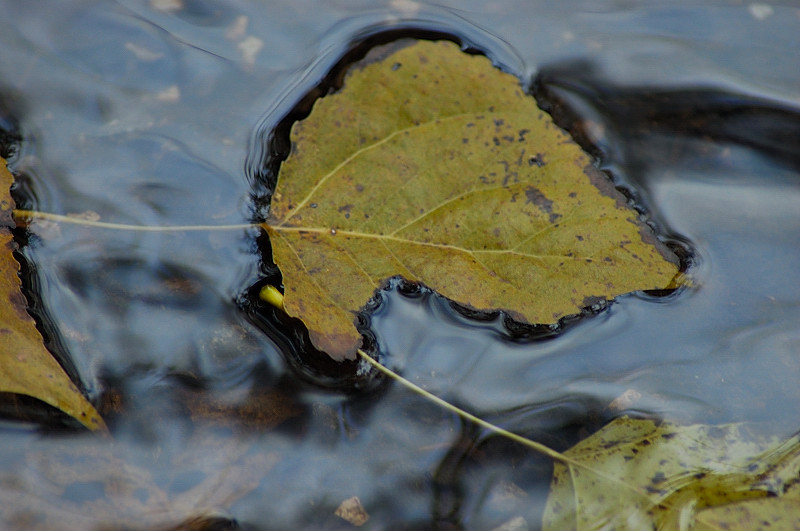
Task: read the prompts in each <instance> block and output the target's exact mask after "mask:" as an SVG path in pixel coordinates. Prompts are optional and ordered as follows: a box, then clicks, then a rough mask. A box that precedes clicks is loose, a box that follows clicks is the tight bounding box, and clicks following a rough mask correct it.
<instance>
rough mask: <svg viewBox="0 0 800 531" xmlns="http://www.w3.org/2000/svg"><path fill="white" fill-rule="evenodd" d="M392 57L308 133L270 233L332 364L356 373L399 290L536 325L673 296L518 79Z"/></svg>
mask: <svg viewBox="0 0 800 531" xmlns="http://www.w3.org/2000/svg"><path fill="white" fill-rule="evenodd" d="M386 54H387V52H386V50H384V55H385V56H384V57H383V58H381V59H380V60H374V59H373V58H372V57H370V56H368V58H367V59H366V60H364V61H363V62H362V63H361V64H359V65H358V67H357V68H356V67H353V68H351V72H350V73H349V74H348V76H347V78H346V81H345V85H344V87H343V89H342V90H341V91H340V92H338V93H336V94H333V95H330V96H327V97H325V98H322V99H321V100H319V101H317V102H316V104H315V106H314V108H313V110H312V112H311V114H310V115H309V117H308V118H306V119H305V120H303V121H300V122H297V123H296V124H295V125H294V127H293V128H292V132H291V141H292V151H291V153H290V155H289V157H288V159H287V160H286V161H285V162H284V164H283V166H282V168H281V171H280V175H279V179H278V184H277V188H276V191H275V194H274V196H273V199H272V205H271V212H270V218H269V220H268V224H267V225H265V228H266V230H267V231H268V233H269V235H270V240H271V243H272V247H273V257H274V260H275V263H276V264H277V265H278V267H279V268H280V270H281V273H282V275H283V281H284V286H285V301H284V307H285V310H286V312H287V313H288V314H289V315H292V316H294V317H298V318H300V319H302V320H303V321H304V322H305V324H306V326H307V327H308V330H309V334H310V337H311V339H312V342H313V343H314V345H315V346H316V347H317V348H319V349H320V350H323V351H325V352H327V353H328V354H329V355H330V356H331V357H332V358H334V359H337V360H341V359H345V358H351V359H352V358H353V357H354V355H355V351H356V349H357V348H358V346H359V345H360V341H361V336H360V334H359V333H358V331H357V330H356V328H355V326H354V319H355V313H356V312H358V311H359V309H361V308H363V306H364V305H365V304H366V303H367V301H368V300H369V299H370V297H371V296H372V295H373V293H374V292H375V290H376V289H378V288H380V287H381V286H382V285H383V284H384V282H385V281H386V279H388V278H390V277H392V276H396V275H400V276H403V277H404V278H406V279H407V280H410V281H413V282H421V283H424V284H425V285H427V286H428V287H430V288H431V289H433V290H435V291H437V292H438V293H440V294H441V295H443V296H445V297H447V298H449V299H451V300H454V301H456V302H458V303H460V304H462V305H465V306H468V307H471V308H474V309H477V310H492V309H501V310H504V311H506V312H507V313H508V314H509V315H511V316H512V317H513V318H514V319H516V320H518V321H521V322H526V323H555V322H557V321H558V320H559V319H560V318H561V317H564V316H566V315H571V314H576V313H579V312H580V311H581V310H582V309H583V308H585V307H587V306H590V305H592V304H593V303H594V302H596V301H597V300H598V299H610V298H613V297H615V296H617V295H621V294H624V293H628V292H631V291H636V290H647V289H664V288H666V287H668V286H670V285H671V283H672V281H673V279H674V278H675V275H676V274H677V262H678V261H677V258H676V257H675V256H674V254H673V253H672V252H671V251H669V250H668V249H667V248H666V247H665V246H664V245H662V244H661V243H660V242H658V240H657V239H656V238H655V236H654V235H653V234H652V232H651V231H650V229H649V228H648V227H647V226H646V225H645V224H644V223H642V222H641V221H640V220H639V216H638V213H637V212H635V211H634V210H633V209H631V208H629V207H627V205H626V202H625V200H624V198H623V197H622V195H621V194H619V192H617V191H616V190H615V189H614V187H613V186H612V184H611V182H610V181H609V180H608V178H607V177H606V176H605V175H604V174H602V173H601V172H599V171H598V170H597V169H595V168H594V167H593V166H592V164H591V161H590V160H589V158H588V157H587V155H586V154H585V153H584V152H583V151H582V150H581V149H580V147H579V146H578V145H577V144H575V143H574V142H573V141H572V140H571V139H570V138H569V136H568V135H567V134H566V133H564V132H563V131H562V130H560V129H559V128H558V127H557V126H556V125H555V124H554V123H553V122H552V120H551V119H550V117H549V116H548V115H546V114H545V113H543V112H542V111H541V110H539V109H538V107H537V106H536V102H535V101H534V100H533V98H531V97H530V96H528V95H526V94H524V93H523V91H522V90H521V89H520V86H519V81H518V80H517V78H515V77H514V76H512V75H510V74H506V73H503V72H501V71H500V70H498V69H496V68H494V67H493V66H492V64H491V63H490V61H489V59H487V58H486V57H483V56H476V55H468V54H466V53H463V52H461V51H460V50H459V49H458V47H457V46H456V45H454V44H453V43H450V42H430V41H412V44H410V45H407V44H406V45H403V43H395V45H394V46H393V47H392V48H389V51H388V55H386Z"/></svg>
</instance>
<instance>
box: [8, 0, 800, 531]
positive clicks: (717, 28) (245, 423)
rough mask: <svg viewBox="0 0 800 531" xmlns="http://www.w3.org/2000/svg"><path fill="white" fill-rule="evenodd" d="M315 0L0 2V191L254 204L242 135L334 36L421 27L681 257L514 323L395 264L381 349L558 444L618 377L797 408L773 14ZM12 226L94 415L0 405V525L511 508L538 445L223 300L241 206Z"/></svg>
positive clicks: (720, 416)
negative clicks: (554, 137) (645, 282)
mask: <svg viewBox="0 0 800 531" xmlns="http://www.w3.org/2000/svg"><path fill="white" fill-rule="evenodd" d="M318 4H319V3H318V2H310V1H294V2H252V1H249V0H240V1H237V2H222V1H217V0H183V1H180V0H178V1H174V0H173V1H171V2H167V1H162V0H151V1H144V0H141V1H123V2H117V3H113V4H112V3H100V2H93V1H72V2H69V3H68V4H64V3H63V2H61V3H55V2H54V3H42V4H41V5H37V7H36V8H33V7H31V6H30V4H27V3H23V2H13V1H4V2H2V5H3V12H4V14H5V17H4V18H3V20H2V21H0V44H1V45H2V47H3V54H0V71H2V77H1V79H2V82H1V84H0V126H1V127H2V128H3V129H5V131H4V132H3V133H2V134H3V137H2V138H4V139H10V140H13V138H14V135H15V134H17V133H18V134H19V135H21V136H22V139H23V140H22V141H21V142H20V143H18V144H17V145H16V151H15V154H14V155H13V156H12V157H11V161H10V162H11V167H12V169H13V170H14V171H15V172H16V173H17V174H18V175H19V178H20V182H19V184H18V185H17V188H16V190H15V196H16V198H17V200H18V202H19V203H20V206H22V207H26V208H33V209H38V210H42V211H47V212H55V213H59V214H76V215H80V216H83V217H87V218H89V219H96V218H99V219H100V220H102V221H110V222H117V223H128V224H138V225H199V224H202V225H227V224H237V223H247V222H249V221H252V219H254V218H257V217H258V216H259V215H262V214H263V212H264V208H265V205H266V202H265V198H266V197H268V192H269V189H270V186H271V184H272V183H271V181H270V177H271V176H272V175H271V171H273V170H274V164H273V165H272V166H270V165H269V164H268V162H269V161H270V160H275V156H276V154H275V153H274V152H273V151H272V150H273V149H274V147H275V146H276V145H279V143H278V144H276V143H274V142H273V141H272V139H271V138H270V132H271V131H272V130H273V128H274V127H276V125H278V122H279V121H280V120H281V119H282V118H283V116H285V115H286V114H287V113H289V112H290V111H291V110H292V108H293V107H294V105H295V104H296V103H297V101H298V100H299V99H300V98H301V97H302V96H303V95H304V94H306V93H308V92H309V91H311V90H312V89H313V88H314V87H315V86H316V84H317V83H318V82H319V81H320V80H321V79H322V78H323V77H324V76H325V74H326V72H327V71H328V70H329V68H331V67H332V66H333V65H334V64H335V63H336V62H337V61H338V60H339V58H340V57H341V56H342V55H343V54H344V53H345V52H346V51H347V49H348V46H349V43H351V42H353V41H355V40H358V39H361V38H363V37H364V36H366V35H369V34H370V33H374V32H376V31H378V30H379V29H389V28H392V27H395V28H396V27H398V26H402V27H416V28H423V29H427V30H439V31H448V32H451V33H454V34H456V35H458V36H461V37H462V38H464V39H465V40H466V41H467V42H469V43H471V44H473V45H475V46H477V47H480V48H483V49H486V50H487V51H488V53H489V54H490V55H491V56H492V57H493V58H494V59H495V60H496V61H497V62H498V63H499V64H502V65H504V67H505V68H507V69H509V70H511V71H513V72H515V73H516V74H518V75H520V77H522V78H523V79H524V80H525V81H526V84H528V82H530V83H529V85H530V86H531V88H532V90H534V91H535V92H536V93H537V94H539V95H541V96H542V97H544V98H546V101H545V102H543V104H544V105H546V106H548V108H550V109H552V111H553V112H554V114H555V115H556V116H557V117H558V118H559V120H561V123H562V124H563V125H564V126H566V127H569V128H570V129H571V130H572V131H573V133H574V134H575V135H576V137H577V138H579V139H581V140H582V141H583V142H585V143H586V144H587V147H588V148H589V149H591V150H593V152H594V153H595V154H596V155H597V156H598V160H599V164H600V165H601V166H602V167H604V168H606V169H608V170H610V171H611V172H612V173H613V175H614V177H615V179H617V181H618V184H619V185H620V186H622V187H623V188H624V189H626V191H627V192H628V193H629V194H630V195H631V197H632V198H634V199H635V201H636V202H637V204H639V205H641V206H643V207H644V208H645V209H646V211H647V213H648V215H649V216H650V219H651V220H652V222H653V223H654V225H655V226H656V227H658V228H659V230H660V232H661V233H662V234H663V235H665V237H666V238H668V239H671V240H673V241H674V242H676V244H680V245H682V246H684V247H686V248H687V249H690V250H691V255H690V260H691V269H690V273H691V274H692V276H693V279H694V285H693V287H691V288H690V289H685V290H682V291H680V292H678V293H676V294H674V295H672V296H667V297H655V296H653V295H648V294H633V295H629V296H625V297H621V298H620V299H619V300H618V301H617V302H616V303H614V304H612V305H611V306H610V307H609V308H608V309H606V310H605V311H603V312H601V313H600V314H598V315H595V316H592V317H590V318H587V319H583V320H581V321H579V322H577V323H573V324H570V325H569V326H566V327H564V330H563V332H562V333H560V334H558V335H557V336H555V337H543V338H540V339H532V338H518V337H516V338H515V337H514V336H512V335H509V334H508V333H507V331H506V330H505V328H504V324H503V320H502V316H495V317H493V318H489V320H485V321H478V320H475V319H471V318H468V317H465V316H464V315H463V314H462V313H460V312H459V311H458V310H457V309H454V308H452V307H451V306H450V304H449V303H448V302H447V301H444V300H442V299H441V298H440V297H438V296H436V295H433V294H430V293H427V292H424V290H423V291H422V292H419V293H414V292H413V291H409V290H403V289H399V288H398V287H397V285H393V286H392V288H391V289H390V290H388V291H387V292H385V293H383V294H381V297H380V301H379V304H378V305H377V309H376V311H375V312H374V314H373V315H372V318H371V327H370V334H371V336H372V340H373V341H374V343H375V345H376V347H377V348H378V350H379V352H380V355H381V357H382V359H383V360H384V361H385V362H386V363H387V364H388V365H390V366H391V367H393V368H395V369H397V370H399V371H400V372H402V374H403V375H405V376H406V377H407V378H409V379H410V380H412V381H414V382H415V383H418V384H420V385H422V386H424V387H425V388H426V389H428V390H430V391H432V392H434V393H436V394H438V395H440V396H442V397H444V398H446V399H448V400H450V401H452V402H454V403H456V404H458V405H460V406H462V407H465V408H467V409H469V410H470V411H472V412H474V413H477V414H479V415H481V416H483V417H485V418H486V419H487V420H489V421H493V422H495V423H498V424H500V425H502V426H503V427H506V428H508V429H511V430H513V431H516V432H518V433H521V434H524V435H526V436H529V437H531V438H533V439H535V440H538V441H541V442H543V443H545V444H548V445H549V446H551V447H554V448H556V449H564V448H566V447H568V446H569V445H571V444H573V443H574V442H575V441H576V440H577V438H578V437H582V436H585V435H586V434H587V433H589V432H590V431H591V430H593V429H596V428H598V427H599V426H601V425H602V424H603V423H604V422H606V421H608V420H609V419H610V418H612V417H613V416H615V415H618V414H619V412H618V411H616V410H612V409H611V408H610V407H609V404H610V402H611V401H612V400H613V399H614V398H616V397H617V396H619V395H621V394H623V393H624V392H626V391H630V390H633V391H636V393H629V396H638V398H637V400H635V401H634V402H633V403H631V404H630V408H629V411H633V412H636V413H638V414H642V415H654V416H664V417H668V418H671V419H674V420H678V421H684V422H728V421H738V420H753V421H770V422H772V423H773V424H777V425H779V426H780V428H779V430H780V431H781V434H782V435H787V434H789V433H791V432H794V431H796V429H797V427H798V425H800V418H798V414H797V409H796V407H794V405H795V404H796V403H797V401H798V399H800V396H798V390H797V389H798V387H797V385H796V382H797V380H798V377H800V366H798V364H797V363H796V356H797V352H798V350H800V328H798V325H797V323H798V322H800V281H799V280H800V279H798V272H799V271H800V267H798V265H799V264H800V245H798V244H800V240H799V238H798V234H800V216H798V215H797V208H796V205H797V204H798V203H800V184H799V181H798V174H797V173H798V169H800V149H798V147H797V142H796V138H797V133H798V131H799V130H800V105H799V104H798V101H797V99H796V95H795V94H796V86H797V84H798V81H800V79H798V78H800V68H798V64H797V59H796V58H794V57H793V56H791V54H787V53H786V51H787V50H794V49H797V48H798V46H800V42H797V41H798V39H800V37H798V34H797V32H796V31H795V27H796V22H797V20H798V19H800V12H798V10H797V9H795V8H791V7H783V6H771V7H769V6H768V7H769V9H768V10H765V9H763V8H759V9H756V10H754V9H751V8H748V7H747V6H736V5H731V6H722V5H719V4H718V3H708V5H704V4H703V3H697V2H693V3H691V4H687V5H686V6H675V7H671V8H665V7H650V6H649V4H648V3H647V2H627V3H625V4H624V6H623V5H621V4H619V3H618V2H586V3H577V4H576V3H571V4H570V6H569V7H568V10H567V7H566V6H565V7H560V4H558V3H555V4H553V3H549V2H525V3H524V5H523V3H519V2H514V1H512V0H509V1H501V2H493V3H489V4H487V3H485V2H458V3H457V4H456V3H451V4H452V5H453V6H454V7H453V8H450V7H446V6H447V3H439V4H437V5H436V6H434V5H428V4H426V3H417V2H396V1H389V2H386V3H385V4H378V3H374V2H369V3H362V2H357V1H346V2H337V3H325V4H324V5H318ZM751 7H752V6H751ZM7 145H8V144H6V146H4V149H5V147H7ZM19 236H20V239H21V241H27V245H26V246H25V248H24V249H23V254H24V258H25V259H26V260H27V262H28V265H29V266H30V275H29V276H30V278H28V279H27V281H28V285H29V289H30V292H31V299H32V310H31V311H32V313H34V314H36V315H37V316H39V317H40V318H41V319H42V320H43V321H44V326H45V332H46V334H47V336H48V341H50V345H51V348H52V350H54V352H55V353H56V354H57V355H59V356H62V357H64V358H65V359H66V360H69V361H70V362H71V364H72V366H73V367H74V368H73V369H72V372H74V373H75V374H76V376H77V377H79V378H80V383H81V384H82V385H83V386H84V387H85V388H86V390H87V392H88V393H89V395H90V397H91V398H92V399H93V400H95V402H96V403H97V404H98V406H99V408H100V409H101V411H102V413H103V414H104V416H105V417H106V418H107V419H108V423H109V426H110V427H111V430H112V433H113V439H111V440H106V439H99V438H94V437H86V436H83V435H81V434H68V435H65V434H63V433H61V434H52V433H48V434H41V433H39V432H37V431H36V430H35V429H33V427H32V426H29V425H25V424H23V423H20V422H8V423H6V424H5V425H4V426H3V430H2V431H0V438H1V439H2V442H3V448H4V452H3V455H2V456H0V478H1V479H0V481H2V484H3V486H4V487H3V489H0V499H2V501H3V503H2V504H1V505H2V506H3V507H4V509H2V518H3V520H4V521H5V522H8V524H9V525H10V526H11V527H16V528H52V527H62V528H63V527H70V528H88V527H97V526H100V527H109V526H111V527H115V528H116V527H119V526H124V525H126V524H129V525H133V526H145V527H147V526H163V525H174V524H176V523H178V522H180V521H183V520H186V519H188V518H190V517H200V518H206V519H207V520H205V521H206V522H211V521H212V520H213V521H215V522H217V523H220V522H223V521H227V520H226V519H235V520H237V521H238V522H239V523H240V524H242V525H244V526H252V527H253V528H256V529H260V528H265V529H267V528H342V527H343V526H344V525H346V524H344V523H343V521H342V520H340V519H339V518H338V517H336V516H334V514H333V513H334V510H335V509H336V507H337V506H338V505H339V504H340V503H341V502H342V501H343V500H345V499H347V498H349V497H351V496H358V497H359V498H360V500H361V503H362V504H363V506H364V507H365V509H366V510H367V512H368V513H369V515H370V520H369V522H368V523H367V525H366V526H365V527H374V528H385V527H389V528H392V527H396V528H426V527H434V526H438V527H445V528H446V527H447V526H450V527H453V528H459V527H463V528H468V529H491V528H493V527H496V526H498V525H501V524H502V523H504V522H508V521H510V520H512V519H513V518H516V517H522V518H524V520H525V521H526V522H527V525H528V526H529V527H530V528H536V527H537V526H538V525H539V518H540V513H541V510H542V507H543V503H544V498H545V496H546V492H547V488H548V485H549V478H550V470H551V465H550V463H549V462H548V461H547V460H546V459H544V458H542V457H540V456H538V455H534V454H532V453H531V452H529V451H527V450H524V449H522V448H520V447H518V446H517V445H515V444H513V443H511V442H509V441H506V440H503V439H501V438H498V437H489V436H487V434H485V433H482V432H481V431H480V430H478V429H476V428H475V427H474V426H471V425H468V424H465V423H463V422H461V421H460V420H459V419H457V418H454V417H453V416H452V415H451V414H449V413H446V412H444V411H442V410H440V409H439V408H437V407H436V406H433V405H431V404H429V403H427V402H426V401H425V400H423V399H422V398H419V397H416V396H411V395H409V394H408V392H406V391H404V390H403V389H401V388H398V387H397V386H394V385H392V384H391V383H389V382H386V381H384V380H381V379H378V378H374V377H372V376H366V377H365V376H363V375H362V376H359V377H356V378H352V377H348V374H349V375H350V376H352V374H351V373H350V372H348V371H352V369H353V367H344V368H342V367H338V368H337V367H333V366H332V365H331V364H330V363H327V362H326V361H324V360H323V361H320V359H315V358H313V354H310V353H309V351H308V350H307V349H306V348H305V340H304V336H303V332H302V329H300V328H299V327H298V326H297V324H296V323H294V322H291V321H290V320H287V319H285V318H283V317H282V316H280V315H277V313H276V312H275V311H273V310H271V309H269V308H264V307H263V306H262V305H261V304H260V303H258V302H257V301H255V300H254V299H253V298H252V297H251V296H250V295H251V294H252V293H253V292H254V290H255V289H257V287H258V286H259V285H260V284H261V283H263V282H265V281H270V280H272V281H275V280H276V279H277V277H276V276H275V275H276V272H275V269H274V267H273V266H272V264H270V263H269V248H268V242H267V241H266V239H265V237H264V236H263V235H259V233H258V231H256V230H226V231H200V232H186V231H183V232H180V231H178V232H163V233H157V232H154V233H143V232H135V231H128V232H125V231H113V230H106V229H98V228H92V227H82V226H77V225H63V224H62V225H54V224H52V223H50V224H48V223H45V222H37V223H35V224H34V225H33V226H32V227H31V228H30V232H29V233H25V234H23V233H20V234H19ZM262 257H263V258H264V260H265V262H266V263H262V262H261V258H262ZM531 289H536V287H535V286H532V287H531ZM214 519H216V520H214Z"/></svg>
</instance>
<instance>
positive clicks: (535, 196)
mask: <svg viewBox="0 0 800 531" xmlns="http://www.w3.org/2000/svg"><path fill="white" fill-rule="evenodd" d="M525 197H527V200H526V201H525V204H526V205H528V204H532V205H535V206H536V207H538V208H539V210H541V211H542V212H544V213H545V214H549V215H550V223H555V221H556V220H557V219H558V218H560V217H561V214H556V213H555V212H553V201H551V200H550V199H548V198H547V197H546V196H545V195H544V194H543V193H542V191H541V190H539V189H538V188H536V187H535V186H529V187H528V188H526V189H525Z"/></svg>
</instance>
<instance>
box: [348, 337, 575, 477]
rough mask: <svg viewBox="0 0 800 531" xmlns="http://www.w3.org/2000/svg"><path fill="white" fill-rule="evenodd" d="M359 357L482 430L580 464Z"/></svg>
mask: <svg viewBox="0 0 800 531" xmlns="http://www.w3.org/2000/svg"><path fill="white" fill-rule="evenodd" d="M358 355H359V356H361V359H363V360H364V361H366V362H367V363H369V364H370V365H372V366H373V367H374V368H375V369H377V370H378V371H379V372H381V373H383V374H385V375H386V376H388V377H389V378H391V379H392V380H394V381H396V382H398V383H399V384H401V385H402V386H404V387H405V388H406V389H409V390H410V391H413V392H415V393H417V394H418V395H420V396H422V397H424V398H426V399H427V400H430V401H431V402H433V403H434V404H437V405H438V406H440V407H443V408H444V409H446V410H448V411H451V412H453V413H455V414H456V415H458V416H459V417H461V418H463V419H466V420H469V421H470V422H473V423H475V424H477V425H478V426H480V427H481V428H484V429H487V430H489V431H491V432H493V433H496V434H497V435H502V436H503V437H507V438H509V439H511V440H512V441H514V442H517V443H519V444H521V445H523V446H527V447H528V448H531V449H533V450H535V451H537V452H539V453H541V454H544V455H546V456H548V457H550V458H551V459H554V460H556V461H560V462H562V463H565V464H578V463H576V462H575V461H573V460H572V459H570V458H569V457H567V456H565V455H564V454H562V453H560V452H557V451H555V450H553V449H552V448H548V447H547V446H545V445H543V444H541V443H538V442H536V441H532V440H530V439H527V438H525V437H523V436H521V435H517V434H516V433H514V432H511V431H508V430H506V429H503V428H501V427H500V426H496V425H494V424H492V423H491V422H488V421H486V420H483V419H482V418H480V417H476V416H475V415H473V414H472V413H468V412H467V411H464V410H463V409H461V408H459V407H458V406H455V405H453V404H451V403H450V402H447V401H445V400H443V399H441V398H439V397H438V396H436V395H434V394H433V393H430V392H429V391H426V390H425V389H423V388H422V387H420V386H418V385H416V384H414V383H412V382H410V381H409V380H407V379H405V378H403V377H402V376H400V375H399V374H397V373H396V372H394V371H393V370H391V369H389V368H388V367H386V366H385V365H383V364H382V363H380V362H379V361H377V360H376V359H375V358H373V357H372V356H370V355H369V354H367V353H366V352H364V351H363V350H361V349H358Z"/></svg>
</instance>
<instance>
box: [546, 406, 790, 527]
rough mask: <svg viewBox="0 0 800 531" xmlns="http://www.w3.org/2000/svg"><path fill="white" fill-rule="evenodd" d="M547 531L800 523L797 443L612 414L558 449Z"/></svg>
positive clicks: (740, 430) (733, 427) (731, 427)
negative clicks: (561, 454) (597, 427)
mask: <svg viewBox="0 0 800 531" xmlns="http://www.w3.org/2000/svg"><path fill="white" fill-rule="evenodd" d="M564 455H565V456H566V457H567V458H569V459H571V460H573V464H565V463H556V464H555V470H554V473H553V480H552V484H551V491H550V496H549V498H548V500H547V507H546V509H545V515H544V528H545V529H546V530H548V529H551V530H559V531H561V530H568V529H581V530H583V529H687V530H688V529H729V530H734V529H741V530H749V529H759V528H763V526H764V525H765V523H766V524H767V527H769V528H770V529H798V528H800V489H798V488H797V483H798V480H800V439H798V437H796V436H795V437H792V438H791V439H789V440H788V441H784V442H781V441H779V440H778V439H776V438H769V437H761V436H759V435H758V434H755V433H752V432H751V431H750V429H749V428H748V427H747V426H746V425H745V424H727V425H720V426H709V425H692V426H677V425H673V424H669V423H663V424H660V425H657V424H655V423H654V422H652V421H650V420H636V419H630V418H627V417H623V418H619V419H616V420H614V421H613V422H611V423H610V424H608V425H607V426H605V427H604V428H603V429H601V430H600V431H599V432H597V433H595V434H594V435H592V436H591V437H589V438H588V439H585V440H584V441H581V442H580V443H579V444H577V445H575V446H574V447H573V448H571V449H569V450H568V451H566V452H564Z"/></svg>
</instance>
